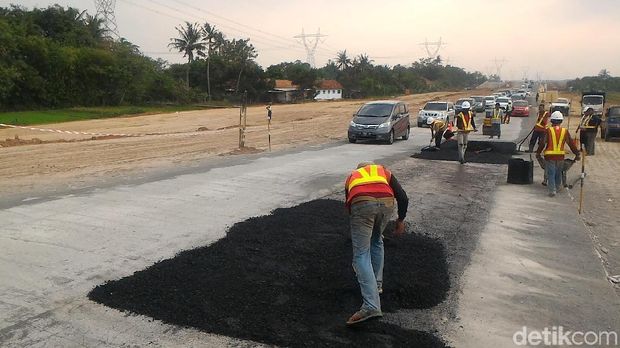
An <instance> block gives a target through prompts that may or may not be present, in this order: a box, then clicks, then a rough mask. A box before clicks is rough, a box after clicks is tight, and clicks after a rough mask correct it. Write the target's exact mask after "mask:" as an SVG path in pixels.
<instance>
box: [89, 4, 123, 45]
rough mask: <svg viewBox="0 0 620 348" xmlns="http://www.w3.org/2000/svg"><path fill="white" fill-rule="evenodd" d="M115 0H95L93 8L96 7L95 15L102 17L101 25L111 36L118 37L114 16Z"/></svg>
mask: <svg viewBox="0 0 620 348" xmlns="http://www.w3.org/2000/svg"><path fill="white" fill-rule="evenodd" d="M115 7H116V0H95V8H96V9H97V17H99V18H101V19H103V21H104V22H103V26H104V28H105V30H106V32H107V33H108V35H109V36H110V37H112V38H119V37H120V36H119V35H118V26H117V25H116V16H115V15H114V8H115Z"/></svg>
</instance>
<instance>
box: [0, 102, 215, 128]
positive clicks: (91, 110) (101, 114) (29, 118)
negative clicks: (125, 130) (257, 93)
mask: <svg viewBox="0 0 620 348" xmlns="http://www.w3.org/2000/svg"><path fill="white" fill-rule="evenodd" d="M207 108H209V106H206V105H164V106H110V107H76V108H69V109H56V110H35V111H18V112H5V113H0V123H6V124H13V125H19V126H28V125H37V124H47V123H61V122H71V121H83V120H94V119H101V118H113V117H121V116H132V115H133V116H137V115H144V114H160V113H169V112H176V111H188V110H199V109H207Z"/></svg>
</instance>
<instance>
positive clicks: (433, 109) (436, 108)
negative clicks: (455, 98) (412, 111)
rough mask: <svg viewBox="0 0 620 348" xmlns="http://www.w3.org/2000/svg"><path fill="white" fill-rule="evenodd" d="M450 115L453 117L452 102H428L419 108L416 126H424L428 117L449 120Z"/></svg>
mask: <svg viewBox="0 0 620 348" xmlns="http://www.w3.org/2000/svg"><path fill="white" fill-rule="evenodd" d="M451 116H452V118H453V119H454V104H452V103H450V102H445V101H432V102H428V103H426V105H424V107H423V108H422V109H420V113H419V114H418V127H425V126H426V119H427V118H429V117H433V118H435V119H440V120H443V121H446V122H450V117H451Z"/></svg>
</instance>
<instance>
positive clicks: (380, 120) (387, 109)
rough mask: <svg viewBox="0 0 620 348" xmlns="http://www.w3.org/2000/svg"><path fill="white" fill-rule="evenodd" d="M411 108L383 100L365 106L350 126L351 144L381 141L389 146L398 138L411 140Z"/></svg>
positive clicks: (356, 114)
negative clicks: (361, 141) (364, 141)
mask: <svg viewBox="0 0 620 348" xmlns="http://www.w3.org/2000/svg"><path fill="white" fill-rule="evenodd" d="M409 132H410V125H409V108H408V107H407V104H405V103H403V102H401V101H399V100H382V101H374V102H370V103H366V104H364V105H363V106H362V107H361V108H360V109H359V110H358V111H357V112H356V113H355V114H353V119H352V120H351V123H350V124H349V131H348V136H349V142H351V143H355V142H356V141H358V140H364V139H366V140H379V141H385V142H387V143H388V144H392V143H394V140H395V139H396V138H399V137H400V138H402V139H403V140H407V139H409Z"/></svg>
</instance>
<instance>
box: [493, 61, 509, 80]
mask: <svg viewBox="0 0 620 348" xmlns="http://www.w3.org/2000/svg"><path fill="white" fill-rule="evenodd" d="M492 62H493V63H495V73H496V74H497V77H500V76H501V74H502V67H503V66H504V63H506V62H507V60H506V59H505V58H502V59H497V57H495V59H493V60H492ZM500 79H501V77H500Z"/></svg>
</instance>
